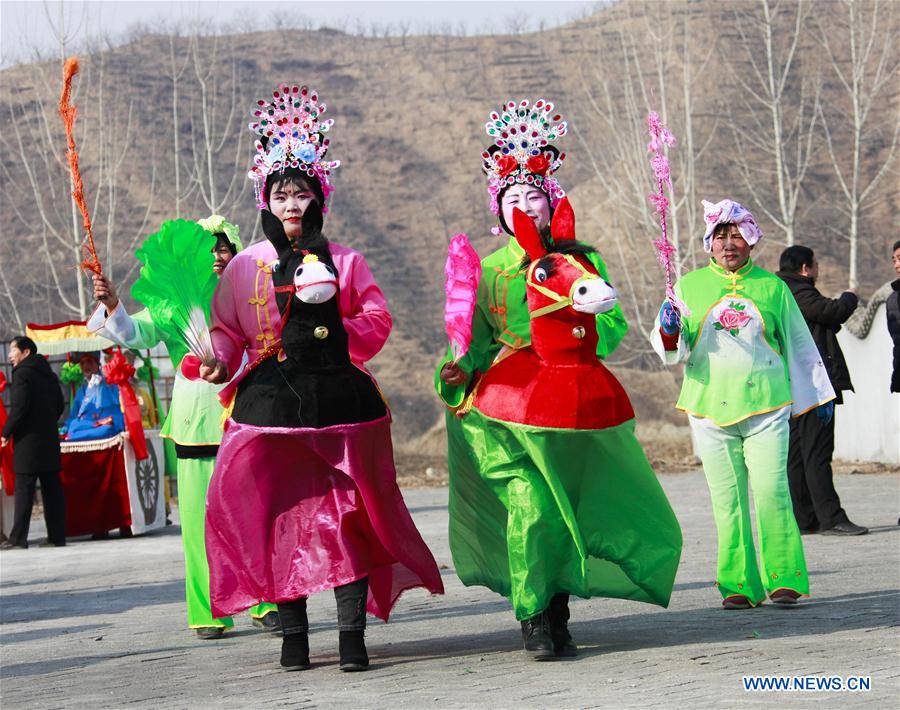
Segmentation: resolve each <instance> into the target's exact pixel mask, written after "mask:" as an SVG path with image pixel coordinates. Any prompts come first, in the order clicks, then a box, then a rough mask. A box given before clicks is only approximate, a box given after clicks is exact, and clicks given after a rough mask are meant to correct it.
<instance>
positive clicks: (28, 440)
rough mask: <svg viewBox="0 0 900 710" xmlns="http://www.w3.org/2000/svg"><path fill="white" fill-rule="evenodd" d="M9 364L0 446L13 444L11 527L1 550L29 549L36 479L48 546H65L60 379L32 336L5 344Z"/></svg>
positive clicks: (14, 339) (62, 404) (17, 338)
mask: <svg viewBox="0 0 900 710" xmlns="http://www.w3.org/2000/svg"><path fill="white" fill-rule="evenodd" d="M9 362H10V364H11V365H12V366H13V371H12V394H11V397H10V412H9V419H7V421H6V425H5V426H4V427H3V433H2V439H0V444H2V445H3V446H6V445H7V444H8V443H9V442H10V441H12V443H13V468H14V469H15V472H16V493H15V513H14V522H13V528H12V531H11V532H10V535H9V540H7V541H6V542H4V543H3V545H2V547H4V548H7V549H9V548H13V547H22V548H24V547H28V527H29V525H30V523H31V508H32V505H33V504H34V491H35V487H36V484H37V482H38V481H40V482H41V493H42V497H43V500H44V520H45V521H46V522H47V540H48V543H50V544H53V545H56V546H57V547H62V546H63V545H65V544H66V508H65V499H64V498H63V487H62V481H60V478H59V472H60V468H61V457H60V450H59V433H58V431H57V422H58V421H59V417H60V415H61V414H62V412H63V408H64V406H65V403H64V401H63V396H62V390H61V389H60V386H59V380H58V379H57V377H56V375H55V374H53V370H51V369H50V365H49V364H48V363H47V361H46V360H45V359H44V358H43V357H42V356H40V355H38V351H37V346H36V345H35V344H34V341H33V340H32V339H31V338H28V337H26V336H18V337H16V338H13V339H12V342H11V343H10V346H9Z"/></svg>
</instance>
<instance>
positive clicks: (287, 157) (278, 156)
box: [248, 84, 341, 212]
mask: <svg viewBox="0 0 900 710" xmlns="http://www.w3.org/2000/svg"><path fill="white" fill-rule="evenodd" d="M256 103H257V108H256V109H254V111H253V118H254V120H253V122H252V123H250V130H251V131H253V132H254V133H256V134H257V135H259V136H260V137H261V138H263V137H264V138H266V139H267V142H266V144H265V146H264V145H263V141H262V140H257V141H256V155H255V156H254V158H253V167H252V168H251V169H250V172H249V173H248V177H249V178H250V179H251V180H253V186H254V189H255V191H256V206H257V207H258V208H259V209H265V207H266V197H265V188H266V178H267V177H269V175H271V174H272V173H274V172H283V171H284V170H285V169H286V168H300V169H302V170H305V171H306V174H307V175H309V176H311V177H316V178H318V179H319V182H320V183H321V185H322V193H323V195H324V196H325V199H326V200H327V199H328V195H330V194H331V193H332V192H333V191H334V187H333V186H332V184H331V180H330V176H331V172H332V171H333V170H334V169H335V168H338V167H340V164H341V161H339V160H325V154H326V153H327V152H328V144H329V142H330V141H329V140H328V138H326V137H325V134H326V133H328V130H329V129H330V128H331V126H332V125H333V124H334V119H331V118H329V119H327V120H322V115H323V114H324V113H325V104H320V103H319V94H318V92H317V91H315V89H310V88H309V87H306V86H299V87H298V86H288V85H287V84H281V85H280V86H279V87H278V88H277V89H275V91H273V92H272V100H271V101H266V100H265V99H260V100H259V101H257V102H256ZM327 211H328V209H327V208H326V207H325V205H322V212H327Z"/></svg>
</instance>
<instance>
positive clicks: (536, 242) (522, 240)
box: [513, 207, 547, 261]
mask: <svg viewBox="0 0 900 710" xmlns="http://www.w3.org/2000/svg"><path fill="white" fill-rule="evenodd" d="M513 232H515V234H516V241H517V242H519V246H520V247H522V248H523V249H524V250H525V253H526V254H528V258H529V259H531V261H536V260H537V259H540V258H541V257H542V256H544V255H545V254H546V253H547V250H546V249H545V248H544V244H543V243H542V242H541V235H540V233H539V232H538V228H537V227H536V226H535V224H534V220H532V219H531V217H529V216H528V215H527V214H525V213H524V212H523V211H522V210H520V209H519V208H518V207H516V209H514V210H513Z"/></svg>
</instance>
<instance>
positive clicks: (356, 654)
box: [334, 577, 369, 672]
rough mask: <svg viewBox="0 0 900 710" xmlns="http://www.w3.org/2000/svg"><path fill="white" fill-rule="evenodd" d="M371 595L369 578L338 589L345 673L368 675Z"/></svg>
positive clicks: (339, 624)
mask: <svg viewBox="0 0 900 710" xmlns="http://www.w3.org/2000/svg"><path fill="white" fill-rule="evenodd" d="M368 595H369V578H368V577H363V578H362V579H358V580H356V581H355V582H351V583H350V584H344V585H343V586H340V587H335V588H334V599H335V601H336V602H337V616H338V631H339V641H338V649H339V651H340V654H341V670H342V671H348V672H352V671H364V670H367V669H368V668H369V654H368V653H366V639H365V636H366V597H368Z"/></svg>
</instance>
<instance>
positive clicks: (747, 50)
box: [722, 0, 822, 245]
mask: <svg viewBox="0 0 900 710" xmlns="http://www.w3.org/2000/svg"><path fill="white" fill-rule="evenodd" d="M809 14H810V6H809V3H808V2H806V3H804V2H803V0H799V1H798V2H793V1H791V2H787V0H759V2H758V5H757V8H756V9H755V10H744V9H735V10H734V20H735V22H734V30H735V32H737V35H738V38H739V39H740V41H739V42H732V41H729V38H727V37H726V38H725V39H724V42H723V44H722V55H723V60H724V64H725V66H727V67H728V68H729V70H730V72H729V73H730V76H731V79H732V80H733V81H734V82H735V83H736V84H737V85H738V86H739V87H740V88H741V89H742V91H740V92H736V93H737V96H738V97H739V98H738V101H737V102H735V103H734V104H733V103H732V102H731V101H728V102H727V104H726V106H725V107H724V108H725V110H726V111H727V112H728V115H729V119H730V120H729V125H730V126H731V129H732V135H733V138H734V141H735V144H736V146H737V149H738V150H737V151H736V160H735V164H736V166H737V168H738V169H739V170H740V172H741V175H742V176H743V178H744V183H745V185H746V188H747V190H748V192H749V193H750V195H751V196H752V197H753V199H754V201H755V202H756V204H757V205H758V206H759V208H760V209H761V210H762V211H763V212H764V213H765V214H766V215H767V216H768V218H769V219H770V220H772V222H773V223H774V224H775V225H776V227H777V228H778V229H779V230H780V231H781V232H782V233H783V234H784V241H785V243H786V244H788V245H791V244H793V243H794V236H795V227H796V222H797V217H798V205H799V201H800V196H801V192H802V189H803V184H804V181H805V179H806V177H807V173H808V170H809V167H810V163H811V160H812V158H813V156H814V153H815V148H816V144H815V140H814V139H815V135H816V123H817V121H818V114H819V105H820V100H821V91H822V82H821V77H820V76H819V75H818V74H817V73H815V72H809V71H806V72H801V71H800V68H799V66H798V65H799V55H798V49H799V47H800V41H801V38H803V37H804V36H805V35H806V28H807V19H808V15H809ZM800 74H802V76H801V77H800V78H799V86H798V85H797V83H798V75H800ZM772 179H774V183H775V184H774V193H775V195H774V196H775V203H776V204H775V205H772V204H771V200H770V198H769V195H768V194H766V192H763V188H764V187H766V186H768V185H770V184H771V181H772ZM770 205H771V206H770Z"/></svg>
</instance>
